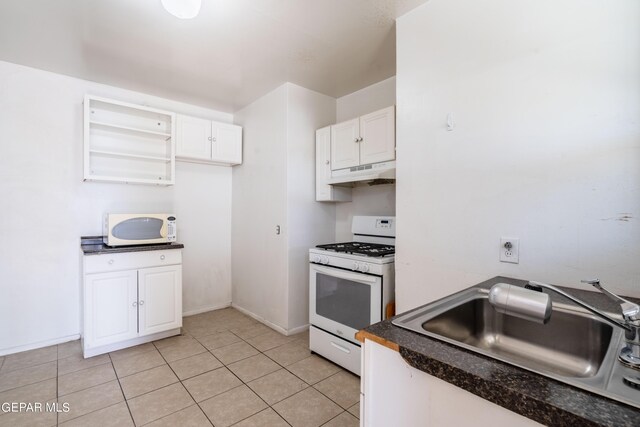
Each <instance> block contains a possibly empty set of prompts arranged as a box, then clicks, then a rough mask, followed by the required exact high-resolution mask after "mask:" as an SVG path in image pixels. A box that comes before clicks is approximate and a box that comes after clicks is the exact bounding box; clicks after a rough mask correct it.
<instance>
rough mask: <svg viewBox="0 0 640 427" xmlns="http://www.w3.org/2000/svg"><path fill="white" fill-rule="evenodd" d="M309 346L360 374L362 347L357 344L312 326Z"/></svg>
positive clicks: (312, 349)
mask: <svg viewBox="0 0 640 427" xmlns="http://www.w3.org/2000/svg"><path fill="white" fill-rule="evenodd" d="M309 348H310V350H311V351H313V352H316V353H318V354H319V355H321V356H324V357H326V358H327V359H329V360H332V361H334V362H335V363H337V364H338V365H341V366H342V367H343V368H346V369H348V370H350V371H351V372H353V373H354V374H356V375H360V347H358V346H357V345H355V344H352V343H350V342H348V341H345V340H343V339H340V338H337V337H335V336H333V335H331V334H329V333H327V332H325V331H323V330H320V329H318V328H316V327H314V326H311V327H310V328H309Z"/></svg>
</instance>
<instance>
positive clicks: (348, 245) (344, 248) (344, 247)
mask: <svg viewBox="0 0 640 427" xmlns="http://www.w3.org/2000/svg"><path fill="white" fill-rule="evenodd" d="M316 248H320V249H325V250H327V251H331V252H339V253H347V254H358V255H366V256H369V257H385V256H391V255H393V254H395V252H396V248H395V246H392V245H382V244H379V243H363V242H345V243H331V244H328V245H318V246H316Z"/></svg>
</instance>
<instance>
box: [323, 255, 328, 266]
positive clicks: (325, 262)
mask: <svg viewBox="0 0 640 427" xmlns="http://www.w3.org/2000/svg"><path fill="white" fill-rule="evenodd" d="M322 263H323V264H325V265H326V264H329V257H328V256H324V257H322Z"/></svg>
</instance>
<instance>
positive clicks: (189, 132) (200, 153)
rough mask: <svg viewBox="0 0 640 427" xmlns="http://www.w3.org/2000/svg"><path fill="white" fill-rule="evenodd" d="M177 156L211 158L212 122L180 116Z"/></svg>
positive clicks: (177, 131)
mask: <svg viewBox="0 0 640 427" xmlns="http://www.w3.org/2000/svg"><path fill="white" fill-rule="evenodd" d="M176 141H177V146H176V155H177V156H179V157H192V158H196V159H210V158H211V120H205V119H199V118H196V117H189V116H181V115H179V116H178V117H177V120H176Z"/></svg>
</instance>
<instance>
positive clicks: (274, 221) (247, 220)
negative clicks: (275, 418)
mask: <svg viewBox="0 0 640 427" xmlns="http://www.w3.org/2000/svg"><path fill="white" fill-rule="evenodd" d="M234 120H235V122H236V124H239V125H241V126H242V127H243V141H242V142H243V162H242V165H240V166H235V167H234V168H233V208H232V209H233V220H232V235H233V239H232V242H231V247H232V251H231V260H232V281H233V305H234V306H236V307H238V308H240V309H243V310H246V311H248V312H249V313H252V314H254V315H255V316H257V317H258V318H261V319H264V320H266V321H267V322H269V323H271V324H273V325H276V326H278V327H280V328H283V329H286V327H287V323H288V313H287V309H286V308H287V301H288V286H287V265H288V264H287V256H286V236H287V233H288V228H287V227H284V225H285V224H286V219H287V210H286V209H287V199H286V185H287V167H286V158H287V157H286V156H287V154H286V147H287V144H286V141H287V90H286V85H282V86H279V87H278V88H276V89H275V90H273V91H271V92H269V93H268V94H266V95H265V96H263V97H262V98H260V99H258V100H257V101H255V102H253V103H252V104H250V105H248V106H247V107H245V108H243V109H242V110H240V111H237V112H236V113H235V115H234ZM278 224H279V225H280V226H281V227H282V228H281V230H282V233H281V234H280V235H276V233H275V229H276V225H278Z"/></svg>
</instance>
